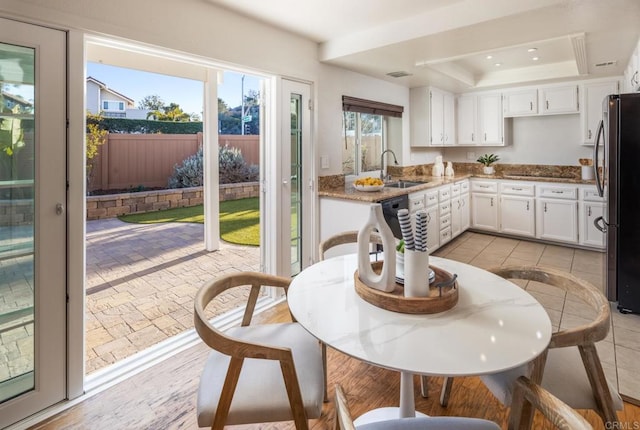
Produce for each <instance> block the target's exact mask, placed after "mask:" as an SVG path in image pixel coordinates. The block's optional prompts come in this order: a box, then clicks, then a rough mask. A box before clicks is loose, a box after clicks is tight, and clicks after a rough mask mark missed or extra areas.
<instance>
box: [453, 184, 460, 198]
mask: <svg viewBox="0 0 640 430" xmlns="http://www.w3.org/2000/svg"><path fill="white" fill-rule="evenodd" d="M459 196H460V184H453V185H451V197H459Z"/></svg>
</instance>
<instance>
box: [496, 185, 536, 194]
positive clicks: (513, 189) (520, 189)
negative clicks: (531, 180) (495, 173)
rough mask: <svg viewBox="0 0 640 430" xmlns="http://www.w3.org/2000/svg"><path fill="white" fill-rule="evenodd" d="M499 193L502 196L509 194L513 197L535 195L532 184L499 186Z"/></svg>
mask: <svg viewBox="0 0 640 430" xmlns="http://www.w3.org/2000/svg"><path fill="white" fill-rule="evenodd" d="M500 192H501V193H502V194H511V195H514V196H533V195H535V186H534V185H533V184H508V183H507V184H505V183H502V184H500Z"/></svg>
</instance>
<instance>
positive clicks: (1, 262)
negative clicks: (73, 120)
mask: <svg viewBox="0 0 640 430" xmlns="http://www.w3.org/2000/svg"><path fill="white" fill-rule="evenodd" d="M0 58H2V60H0V61H1V62H2V63H1V64H2V66H1V68H0V87H1V89H2V93H1V94H0V109H1V112H0V297H1V299H0V351H2V352H3V354H2V355H4V357H3V358H4V359H3V360H0V402H4V401H6V400H8V399H11V398H13V397H15V396H17V395H19V394H22V393H24V392H25V391H28V390H32V389H33V388H34V374H33V369H34V356H33V352H34V349H35V348H34V325H33V320H34V312H33V309H34V308H33V303H34V294H33V285H34V282H33V273H34V266H35V261H34V253H33V239H34V236H35V233H34V224H33V220H34V201H33V197H34V195H35V188H34V179H35V178H34V157H33V154H34V120H33V111H34V108H35V106H34V103H33V102H29V100H34V82H33V68H34V63H35V50H34V49H32V48H26V47H21V46H14V45H8V44H5V43H0ZM12 58H13V59H14V61H11V59H12ZM25 70H26V72H25Z"/></svg>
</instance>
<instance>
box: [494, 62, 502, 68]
mask: <svg viewBox="0 0 640 430" xmlns="http://www.w3.org/2000/svg"><path fill="white" fill-rule="evenodd" d="M494 66H496V67H500V66H502V63H496V64H494Z"/></svg>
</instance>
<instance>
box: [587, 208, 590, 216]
mask: <svg viewBox="0 0 640 430" xmlns="http://www.w3.org/2000/svg"><path fill="white" fill-rule="evenodd" d="M587 216H591V206H588V207H587Z"/></svg>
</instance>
